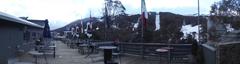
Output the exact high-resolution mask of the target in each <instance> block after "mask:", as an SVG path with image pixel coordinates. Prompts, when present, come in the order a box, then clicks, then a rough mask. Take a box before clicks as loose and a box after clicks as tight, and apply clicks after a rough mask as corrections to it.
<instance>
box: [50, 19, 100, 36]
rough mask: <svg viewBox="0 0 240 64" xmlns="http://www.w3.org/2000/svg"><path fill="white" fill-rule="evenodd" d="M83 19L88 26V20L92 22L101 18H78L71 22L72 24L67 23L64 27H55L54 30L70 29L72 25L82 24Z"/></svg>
mask: <svg viewBox="0 0 240 64" xmlns="http://www.w3.org/2000/svg"><path fill="white" fill-rule="evenodd" d="M81 21H82V22H83V26H84V27H86V24H87V22H90V21H92V22H93V23H95V22H100V20H99V18H96V17H93V18H91V20H90V18H85V19H78V20H75V21H73V22H71V23H70V24H67V25H66V26H64V27H61V28H58V29H55V30H53V31H56V32H61V31H66V30H70V28H71V27H75V26H79V25H80V24H81Z"/></svg>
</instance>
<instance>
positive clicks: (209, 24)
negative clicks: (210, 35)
mask: <svg viewBox="0 0 240 64" xmlns="http://www.w3.org/2000/svg"><path fill="white" fill-rule="evenodd" d="M206 19H207V30H210V29H211V28H212V27H213V22H212V21H211V19H210V18H209V17H207V18H206Z"/></svg>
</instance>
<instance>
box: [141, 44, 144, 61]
mask: <svg viewBox="0 0 240 64" xmlns="http://www.w3.org/2000/svg"><path fill="white" fill-rule="evenodd" d="M141 48H142V49H141V50H142V51H141V54H142V58H143V59H144V55H145V47H144V45H142V46H141Z"/></svg>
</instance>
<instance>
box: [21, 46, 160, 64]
mask: <svg viewBox="0 0 240 64" xmlns="http://www.w3.org/2000/svg"><path fill="white" fill-rule="evenodd" d="M53 42H55V43H56V46H57V48H56V58H53V56H51V55H49V56H46V57H47V63H46V61H45V59H44V57H40V58H39V59H38V64H104V63H103V53H102V52H100V53H98V54H93V55H91V56H90V57H87V58H85V56H86V55H81V54H79V53H78V52H77V49H71V48H69V47H67V45H66V44H63V43H62V42H61V41H53ZM18 59H19V62H34V58H33V57H32V56H30V55H29V54H25V55H23V56H21V57H19V58H18ZM115 61H116V62H120V61H121V64H159V61H147V60H144V59H142V58H141V57H140V56H129V55H127V56H126V55H125V56H121V59H119V58H115ZM161 64H165V63H164V62H161Z"/></svg>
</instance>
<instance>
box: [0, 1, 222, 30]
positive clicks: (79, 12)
mask: <svg viewBox="0 0 240 64" xmlns="http://www.w3.org/2000/svg"><path fill="white" fill-rule="evenodd" d="M120 1H121V2H122V3H123V5H124V6H125V8H126V13H127V14H139V13H140V10H141V8H140V7H141V0H120ZM217 1H220V0H200V14H208V13H209V11H210V6H211V5H212V4H213V3H214V2H217ZM103 6H104V0H0V11H1V12H5V13H8V14H11V15H14V16H17V17H29V18H30V19H39V20H41V19H43V20H44V19H49V24H50V27H51V29H56V28H60V27H63V26H65V25H67V24H69V23H71V22H72V21H74V20H77V19H82V18H87V17H89V13H90V11H91V12H92V16H96V17H99V16H102V8H103ZM146 7H147V11H153V12H172V13H176V14H182V15H193V14H196V13H197V0H146Z"/></svg>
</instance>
